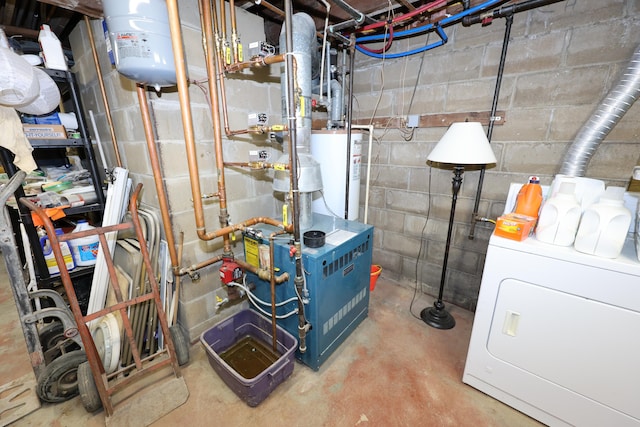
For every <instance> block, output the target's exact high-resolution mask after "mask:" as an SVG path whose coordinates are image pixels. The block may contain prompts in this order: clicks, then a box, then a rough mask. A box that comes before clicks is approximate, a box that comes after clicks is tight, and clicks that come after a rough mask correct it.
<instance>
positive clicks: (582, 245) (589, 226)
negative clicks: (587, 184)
mask: <svg viewBox="0 0 640 427" xmlns="http://www.w3.org/2000/svg"><path fill="white" fill-rule="evenodd" d="M623 197H624V188H623V187H607V189H606V191H605V192H604V194H603V195H602V196H601V197H600V201H599V202H598V203H595V204H593V205H591V206H590V207H589V208H588V209H587V210H585V211H584V214H583V215H582V221H581V222H580V227H579V228H578V233H577V234H576V241H575V243H574V247H575V249H576V250H577V251H579V252H584V253H587V254H592V255H596V256H600V257H603V258H617V257H618V255H620V252H622V247H623V246H624V241H625V239H626V238H627V233H628V232H629V226H630V225H631V211H629V209H627V208H626V207H625V206H624V200H623Z"/></svg>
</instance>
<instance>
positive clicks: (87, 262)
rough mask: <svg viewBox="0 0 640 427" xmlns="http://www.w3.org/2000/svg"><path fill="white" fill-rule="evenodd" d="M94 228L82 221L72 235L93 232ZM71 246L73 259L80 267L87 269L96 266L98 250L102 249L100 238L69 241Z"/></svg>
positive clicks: (82, 238) (88, 237) (93, 237)
mask: <svg viewBox="0 0 640 427" xmlns="http://www.w3.org/2000/svg"><path fill="white" fill-rule="evenodd" d="M94 228H95V227H93V226H91V225H89V223H88V222H87V221H86V220H84V219H81V220H80V221H78V224H77V225H76V228H74V229H73V231H72V233H77V232H78V231H84V230H92V229H94ZM69 245H70V246H71V252H72V253H73V259H74V261H75V262H76V265H77V266H78V267H87V266H91V265H95V264H96V260H97V259H98V249H99V248H100V238H99V237H98V236H97V235H91V236H87V237H81V238H79V239H72V240H69Z"/></svg>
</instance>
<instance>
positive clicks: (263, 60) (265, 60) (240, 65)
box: [225, 54, 284, 72]
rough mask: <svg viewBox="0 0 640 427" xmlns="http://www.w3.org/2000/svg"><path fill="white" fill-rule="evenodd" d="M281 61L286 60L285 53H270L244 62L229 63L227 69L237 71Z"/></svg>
mask: <svg viewBox="0 0 640 427" xmlns="http://www.w3.org/2000/svg"><path fill="white" fill-rule="evenodd" d="M279 62H284V54H280V55H269V56H264V57H259V58H256V59H252V60H250V61H244V62H235V63H233V64H231V65H227V66H226V67H225V70H226V71H229V72H236V71H241V70H244V69H246V68H251V67H266V66H267V65H271V64H277V63H279Z"/></svg>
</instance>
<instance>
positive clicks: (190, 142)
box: [167, 0, 204, 233]
mask: <svg viewBox="0 0 640 427" xmlns="http://www.w3.org/2000/svg"><path fill="white" fill-rule="evenodd" d="M167 12H168V17H169V29H170V30H171V45H172V47H173V57H174V62H175V66H176V80H177V84H178V99H179V101H180V113H181V117H182V128H183V131H184V141H185V149H186V153H187V164H188V166H189V180H190V182H191V198H192V200H193V207H194V214H195V220H196V231H197V232H198V233H201V232H203V231H204V211H203V208H202V192H201V190H200V175H199V172H198V154H197V152H196V144H195V141H196V140H195V134H194V131H193V117H192V115H191V101H190V99H189V86H188V85H187V71H186V64H185V60H184V48H183V41H182V30H181V28H180V15H179V13H178V0H167Z"/></svg>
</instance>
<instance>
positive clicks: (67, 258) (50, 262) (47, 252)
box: [40, 228, 76, 276]
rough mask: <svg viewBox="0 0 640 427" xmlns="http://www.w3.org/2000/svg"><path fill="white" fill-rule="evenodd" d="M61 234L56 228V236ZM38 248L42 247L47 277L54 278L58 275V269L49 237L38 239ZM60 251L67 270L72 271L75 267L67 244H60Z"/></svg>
mask: <svg viewBox="0 0 640 427" xmlns="http://www.w3.org/2000/svg"><path fill="white" fill-rule="evenodd" d="M62 234H63V231H62V230H61V229H59V228H56V235H58V236H61V235H62ZM40 247H42V255H44V260H45V263H46V264H47V270H49V275H51V276H54V275H57V274H60V268H59V267H58V262H57V261H56V257H55V255H54V254H53V248H52V247H51V241H50V240H49V236H46V235H45V236H42V237H40ZM60 251H61V252H62V257H63V258H64V263H65V265H66V267H67V270H68V271H71V270H73V269H74V268H75V266H76V265H75V263H74V262H73V257H72V256H71V250H70V249H69V245H68V244H67V242H60Z"/></svg>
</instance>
